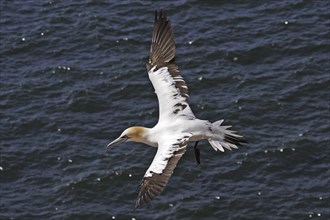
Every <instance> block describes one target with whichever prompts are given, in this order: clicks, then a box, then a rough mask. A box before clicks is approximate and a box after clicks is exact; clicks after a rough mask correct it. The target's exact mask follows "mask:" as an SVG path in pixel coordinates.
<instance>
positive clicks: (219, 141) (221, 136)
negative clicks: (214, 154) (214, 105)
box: [208, 120, 247, 152]
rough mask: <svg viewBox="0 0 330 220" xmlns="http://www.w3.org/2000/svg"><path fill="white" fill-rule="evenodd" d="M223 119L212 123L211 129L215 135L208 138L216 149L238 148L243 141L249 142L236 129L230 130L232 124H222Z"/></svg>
mask: <svg viewBox="0 0 330 220" xmlns="http://www.w3.org/2000/svg"><path fill="white" fill-rule="evenodd" d="M222 122H223V120H219V121H216V122H213V123H212V126H211V130H212V133H213V136H212V137H210V138H209V139H208V141H209V143H210V144H211V146H212V147H213V148H214V150H216V151H218V150H220V151H222V152H223V151H224V148H226V149H228V150H231V149H233V148H235V149H237V148H238V146H241V145H242V144H243V143H247V142H246V141H245V139H244V138H243V136H241V135H238V134H236V132H235V131H232V130H228V129H229V128H230V127H231V126H223V125H221V124H222Z"/></svg>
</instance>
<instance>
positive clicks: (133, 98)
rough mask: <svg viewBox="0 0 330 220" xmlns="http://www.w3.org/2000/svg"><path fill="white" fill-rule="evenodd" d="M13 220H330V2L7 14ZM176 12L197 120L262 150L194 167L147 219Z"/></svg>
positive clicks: (209, 157)
mask: <svg viewBox="0 0 330 220" xmlns="http://www.w3.org/2000/svg"><path fill="white" fill-rule="evenodd" d="M0 7H1V13H0V16H1V20H0V30H1V33H0V37H1V38H0V43H1V45H0V46H1V48H0V55H1V68H0V69H1V80H0V109H1V112H0V116H1V117H0V118H1V128H0V135H1V145H0V147H1V161H0V175H1V189H0V204H1V206H0V208H1V210H0V211H1V213H0V219H279V220H285V219H329V218H330V211H329V209H330V188H329V185H330V184H329V183H330V181H329V178H330V169H329V168H330V156H329V155H330V154H329V153H330V150H329V146H330V138H329V137H330V111H329V105H330V91H329V85H330V40H329V39H330V38H329V37H330V20H329V19H330V15H329V11H330V5H329V3H328V1H307V0H288V1H256V0H253V1H197V0H196V1H183V0H182V1H171V2H165V1H156V2H154V1H92V0H89V1H87V0H85V1H55V0H54V1H9V0H3V1H1V2H0ZM157 9H165V10H167V12H168V15H169V17H170V19H171V21H172V25H173V28H174V35H175V38H176V42H177V58H176V62H177V64H178V65H179V67H180V70H181V73H182V75H183V77H184V78H185V80H186V81H187V84H188V86H189V91H190V97H191V98H190V99H189V100H190V104H191V107H192V109H193V110H194V112H195V114H196V116H198V117H200V118H202V119H209V120H210V121H216V120H219V119H225V122H226V124H230V125H233V126H234V129H235V130H238V131H239V133H240V134H243V135H244V136H246V137H247V139H248V141H249V144H248V145H246V146H244V147H241V148H240V149H238V150H235V151H231V152H225V153H219V152H215V151H214V150H213V149H212V147H211V146H210V145H209V144H208V143H207V142H205V143H202V144H201V148H202V150H201V165H200V166H196V165H195V161H194V155H193V150H192V149H191V148H190V149H188V151H187V152H186V154H185V155H184V156H183V158H182V159H181V161H180V162H179V165H178V167H177V168H176V170H175V172H174V175H173V176H172V178H171V179H170V181H169V184H168V186H167V188H166V190H165V191H164V192H163V193H162V194H161V196H159V197H158V198H157V199H156V200H154V202H153V203H152V204H151V205H149V206H147V207H145V208H144V209H139V210H136V211H133V207H134V204H135V199H136V197H137V193H138V190H137V186H138V185H139V183H140V181H141V179H142V177H143V175H144V173H145V171H146V170H147V168H148V166H149V165H150V163H151V161H152V159H153V156H154V154H155V152H156V151H155V149H153V148H150V147H146V146H144V145H142V144H138V143H127V144H122V145H119V146H117V147H115V148H113V149H112V150H111V151H108V150H107V149H106V145H107V144H108V143H109V142H110V141H112V140H113V139H114V138H116V137H117V136H118V135H119V134H120V133H121V131H122V130H123V129H125V128H126V127H128V126H132V125H142V126H146V127H152V126H153V125H154V124H155V123H156V122H157V120H158V103H157V98H156V96H155V94H154V92H153V88H152V86H151V83H150V82H149V79H148V76H147V73H146V69H145V62H146V60H147V57H148V53H149V47H150V40H151V33H152V27H153V21H154V11H155V10H157Z"/></svg>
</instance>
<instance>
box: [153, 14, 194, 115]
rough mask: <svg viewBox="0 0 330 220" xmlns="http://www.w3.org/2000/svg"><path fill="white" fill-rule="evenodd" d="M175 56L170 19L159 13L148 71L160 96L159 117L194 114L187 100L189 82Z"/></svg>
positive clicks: (156, 18) (156, 17) (156, 19)
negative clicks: (182, 73)
mask: <svg viewBox="0 0 330 220" xmlns="http://www.w3.org/2000/svg"><path fill="white" fill-rule="evenodd" d="M174 58H175V41H174V36H173V32H172V28H171V24H170V21H169V20H168V19H167V17H166V15H165V13H164V12H160V13H159V15H158V14H157V12H156V16H155V25H154V31H153V34H152V42H151V48H150V58H149V62H148V63H147V70H148V74H149V79H150V81H151V83H152V84H153V86H154V88H155V92H156V94H157V97H158V102H159V119H160V120H161V119H162V118H165V117H168V116H170V115H172V116H173V115H182V114H183V115H187V116H189V117H194V114H193V113H192V111H191V109H190V107H189V104H188V103H187V98H188V87H187V84H186V82H185V81H184V80H183V78H182V76H181V75H180V72H179V69H178V66H177V65H176V64H175V62H174Z"/></svg>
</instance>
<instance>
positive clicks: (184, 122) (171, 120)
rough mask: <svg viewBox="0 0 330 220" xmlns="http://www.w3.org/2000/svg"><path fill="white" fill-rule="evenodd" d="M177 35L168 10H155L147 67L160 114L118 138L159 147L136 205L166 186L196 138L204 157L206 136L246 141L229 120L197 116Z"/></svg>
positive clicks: (225, 144) (218, 145) (220, 143)
mask: <svg viewBox="0 0 330 220" xmlns="http://www.w3.org/2000/svg"><path fill="white" fill-rule="evenodd" d="M174 58H175V41H174V36H173V32H172V28H171V25H170V22H169V20H168V19H167V16H166V14H165V13H164V12H162V11H161V12H160V13H159V15H158V14H157V12H156V13H155V24H154V30H153V34H152V41H151V48H150V57H149V62H148V63H147V70H148V75H149V79H150V81H151V83H152V85H153V87H154V89H155V92H156V94H157V97H158V103H159V120H158V123H157V124H156V125H155V126H154V127H153V128H145V127H141V126H134V127H130V128H127V129H126V130H125V131H123V133H122V134H121V135H120V136H119V137H118V138H117V139H115V140H114V141H112V142H111V143H109V144H108V147H111V146H113V145H115V144H119V143H124V142H129V141H135V142H140V143H144V144H147V145H149V146H152V147H157V148H158V149H157V153H156V155H155V157H154V159H153V161H152V163H151V165H150V167H149V169H148V170H147V172H146V173H145V175H144V177H143V180H142V182H141V185H140V192H139V195H138V198H137V201H136V205H135V208H139V207H141V206H143V205H144V204H146V203H149V202H150V201H151V200H153V199H154V198H155V197H156V196H158V195H159V194H160V193H161V192H162V191H163V190H164V188H165V186H166V184H167V182H168V180H169V178H170V177H171V175H172V173H173V170H174V168H175V167H176V165H177V163H178V161H179V160H180V158H181V156H182V155H183V154H184V153H185V151H186V148H187V144H188V142H190V141H194V142H196V143H195V146H194V149H195V156H196V160H197V163H199V149H198V148H197V143H198V141H200V140H208V141H209V143H210V144H211V146H212V147H213V148H214V150H216V151H218V150H220V151H222V152H223V151H224V148H226V149H228V150H231V149H232V148H237V146H239V145H241V143H245V141H244V139H243V137H242V136H240V135H238V134H236V133H235V131H232V130H228V128H230V127H231V126H223V125H222V122H223V120H219V121H216V122H213V123H211V122H209V121H207V120H201V119H198V118H196V117H195V115H194V113H193V112H192V110H191V109H190V106H189V104H188V102H187V99H188V87H187V84H186V82H185V81H184V80H183V78H182V76H181V75H180V72H179V69H178V66H177V65H176V63H175V62H174Z"/></svg>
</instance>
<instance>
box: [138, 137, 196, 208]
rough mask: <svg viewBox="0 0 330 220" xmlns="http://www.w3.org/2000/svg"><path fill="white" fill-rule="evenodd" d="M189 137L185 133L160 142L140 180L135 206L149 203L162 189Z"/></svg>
mask: <svg viewBox="0 0 330 220" xmlns="http://www.w3.org/2000/svg"><path fill="white" fill-rule="evenodd" d="M190 137H191V134H189V133H186V134H181V135H180V137H173V136H171V137H168V139H166V140H164V141H163V142H160V145H159V146H158V150H157V153H156V156H155V158H154V160H153V161H152V163H151V165H150V167H149V169H148V170H147V172H146V173H145V175H144V177H143V180H142V182H141V186H140V192H139V195H138V198H137V201H136V205H135V208H140V207H141V206H143V205H144V204H147V203H149V202H150V201H151V200H153V199H154V198H155V197H156V196H158V195H159V194H160V193H161V192H162V191H163V190H164V188H165V186H166V184H167V182H168V180H169V178H170V177H171V175H172V173H173V170H174V168H175V167H176V165H177V163H178V161H179V160H180V158H181V156H182V155H183V154H184V153H185V151H186V147H187V142H188V140H189V138H190Z"/></svg>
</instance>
